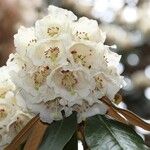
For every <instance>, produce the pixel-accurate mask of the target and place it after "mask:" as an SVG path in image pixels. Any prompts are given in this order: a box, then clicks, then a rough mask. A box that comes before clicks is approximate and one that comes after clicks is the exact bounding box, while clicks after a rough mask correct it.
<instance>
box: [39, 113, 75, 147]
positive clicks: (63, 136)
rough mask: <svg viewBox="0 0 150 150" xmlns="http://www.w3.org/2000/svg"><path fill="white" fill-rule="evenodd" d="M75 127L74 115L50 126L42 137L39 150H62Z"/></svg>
mask: <svg viewBox="0 0 150 150" xmlns="http://www.w3.org/2000/svg"><path fill="white" fill-rule="evenodd" d="M76 126H77V118H76V113H73V114H72V115H71V116H70V117H68V118H65V119H63V120H61V121H57V122H53V123H52V124H50V126H49V127H48V129H47V130H46V133H45V135H44V137H43V140H42V143H41V145H40V148H39V149H40V150H62V149H63V148H64V146H65V145H66V143H67V142H68V141H69V140H70V139H71V137H72V136H73V134H74V132H75V130H76Z"/></svg>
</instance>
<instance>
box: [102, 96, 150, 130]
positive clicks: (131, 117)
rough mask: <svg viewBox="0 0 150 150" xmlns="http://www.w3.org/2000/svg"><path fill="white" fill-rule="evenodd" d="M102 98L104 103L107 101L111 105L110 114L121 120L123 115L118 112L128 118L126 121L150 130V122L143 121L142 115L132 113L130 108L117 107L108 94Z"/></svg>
mask: <svg viewBox="0 0 150 150" xmlns="http://www.w3.org/2000/svg"><path fill="white" fill-rule="evenodd" d="M100 100H101V101H102V102H103V103H105V104H106V105H107V106H108V107H109V109H110V110H111V112H110V113H109V116H111V117H113V118H115V119H116V120H120V121H121V119H122V117H121V116H119V115H117V114H121V115H123V116H124V117H125V118H126V120H127V121H126V123H127V122H129V123H130V124H132V125H134V126H139V127H141V128H143V129H145V130H147V131H150V124H149V123H147V122H145V121H143V120H142V119H141V118H140V117H138V116H137V115H135V114H134V113H132V112H130V111H128V110H125V109H121V108H118V107H116V106H115V105H114V104H113V103H112V102H111V101H110V100H109V99H108V98H107V97H106V96H105V97H102V98H101V99H100ZM112 110H114V111H115V115H114V111H113V112H112ZM116 113H117V114H116ZM116 117H117V118H116Z"/></svg>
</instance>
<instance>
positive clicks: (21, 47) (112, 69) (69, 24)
mask: <svg viewBox="0 0 150 150" xmlns="http://www.w3.org/2000/svg"><path fill="white" fill-rule="evenodd" d="M48 11H49V14H48V15H47V16H45V17H44V18H43V19H41V20H38V21H37V22H36V24H35V26H34V27H31V28H24V27H21V29H20V30H19V31H18V34H17V35H15V46H16V50H17V53H16V54H11V55H10V58H9V60H8V62H7V66H8V68H9V74H10V76H11V79H12V81H13V82H14V83H15V89H14V90H15V91H14V96H13V97H14V98H15V103H14V104H15V109H17V111H16V112H18V110H19V111H20V108H22V111H23V112H28V110H29V111H30V112H32V113H34V114H40V118H41V120H42V121H44V122H47V123H51V122H52V121H54V120H61V119H63V118H64V117H67V116H69V115H71V114H72V111H76V112H77V116H78V122H81V121H82V120H85V119H86V118H87V117H90V116H93V115H95V114H105V113H106V111H107V109H108V108H107V107H106V106H105V105H104V104H103V103H102V102H100V100H99V99H100V98H102V97H103V96H107V97H108V98H109V99H110V100H113V98H114V96H115V94H116V93H117V92H118V91H119V90H120V88H121V87H122V86H123V84H124V81H123V77H122V76H120V74H119V73H118V71H117V66H118V64H119V61H120V58H121V57H120V56H119V55H118V54H116V53H114V52H112V51H111V50H110V46H107V45H104V41H105V33H103V32H102V31H101V30H100V28H99V27H98V23H97V22H96V21H95V20H90V19H88V18H85V17H82V18H80V19H79V20H77V17H76V16H75V15H74V14H73V13H72V12H70V11H68V10H64V9H61V8H58V7H55V6H50V7H49V9H48ZM76 20H77V21H76ZM5 83H6V82H5ZM1 87H2V86H1ZM5 88H6V89H5ZM5 88H4V87H3V88H2V90H1V88H0V95H2V96H1V97H2V98H3V97H4V96H3V95H5V97H7V99H9V100H10V99H11V98H10V96H9V94H5V93H7V91H9V90H10V87H9V86H6V85H5ZM6 95H8V96H6ZM5 97H4V98H5ZM2 107H3V106H2ZM26 107H27V108H26ZM11 108H13V107H11ZM15 109H13V110H15ZM5 110H6V112H9V111H8V110H9V109H6V108H5ZM2 116H5V115H3V114H2ZM9 118H10V117H9ZM8 120H9V119H8ZM25 120H26V119H25ZM14 121H15V119H14V120H13V121H12V122H14ZM16 133H17V132H15V134H16Z"/></svg>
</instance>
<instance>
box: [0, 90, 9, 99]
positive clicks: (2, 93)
mask: <svg viewBox="0 0 150 150" xmlns="http://www.w3.org/2000/svg"><path fill="white" fill-rule="evenodd" d="M6 91H7V89H5V88H0V98H5V94H6Z"/></svg>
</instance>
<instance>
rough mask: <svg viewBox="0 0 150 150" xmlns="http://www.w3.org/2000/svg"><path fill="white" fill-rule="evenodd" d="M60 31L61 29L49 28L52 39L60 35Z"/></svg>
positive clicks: (48, 32) (48, 31)
mask: <svg viewBox="0 0 150 150" xmlns="http://www.w3.org/2000/svg"><path fill="white" fill-rule="evenodd" d="M59 31H60V29H59V27H49V28H48V29H47V34H48V35H49V36H51V37H53V36H55V35H57V34H58V33H59Z"/></svg>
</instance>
